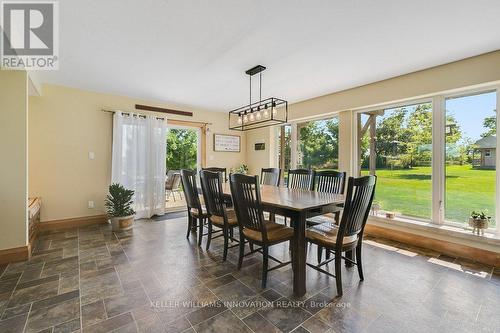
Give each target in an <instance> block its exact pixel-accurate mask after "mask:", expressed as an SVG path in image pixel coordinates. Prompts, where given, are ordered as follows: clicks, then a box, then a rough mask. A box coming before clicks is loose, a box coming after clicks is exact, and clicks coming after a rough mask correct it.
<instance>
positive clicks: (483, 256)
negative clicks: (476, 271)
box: [364, 224, 500, 267]
mask: <svg viewBox="0 0 500 333" xmlns="http://www.w3.org/2000/svg"><path fill="white" fill-rule="evenodd" d="M364 232H365V234H366V235H369V236H375V237H381V238H386V239H390V240H394V241H398V242H401V243H405V244H408V245H414V246H418V247H423V248H426V249H430V250H434V251H437V252H441V253H443V254H446V255H449V256H455V257H462V258H467V259H471V260H475V261H477V262H480V263H482V264H486V265H491V266H496V267H500V253H497V252H492V251H488V250H484V249H479V248H475V247H471V246H467V245H463V244H458V243H453V242H450V241H445V240H440V239H435V238H430V237H425V236H421V235H417V234H414V233H410V232H405V231H400V230H395V229H390V228H384V227H380V226H376V225H373V224H366V226H365V231H364Z"/></svg>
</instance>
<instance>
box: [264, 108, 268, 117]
mask: <svg viewBox="0 0 500 333" xmlns="http://www.w3.org/2000/svg"><path fill="white" fill-rule="evenodd" d="M268 117H269V112H268V111H267V109H266V110H264V118H268Z"/></svg>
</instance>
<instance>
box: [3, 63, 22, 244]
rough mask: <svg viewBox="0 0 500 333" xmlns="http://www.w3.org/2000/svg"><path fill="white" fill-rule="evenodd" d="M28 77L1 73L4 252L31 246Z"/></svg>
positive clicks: (7, 71) (19, 74) (13, 72)
mask: <svg viewBox="0 0 500 333" xmlns="http://www.w3.org/2000/svg"><path fill="white" fill-rule="evenodd" d="M27 94H28V77H27V74H26V72H25V71H10V70H0V125H1V126H0V151H1V152H2V162H1V163H0V211H1V212H2V214H1V217H0V221H1V223H0V225H1V226H2V231H1V232H0V250H2V249H9V248H16V247H21V246H25V245H26V244H27V234H28V232H27V223H28V216H27V208H26V206H27V200H28V97H27Z"/></svg>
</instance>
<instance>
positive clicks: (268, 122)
mask: <svg viewBox="0 0 500 333" xmlns="http://www.w3.org/2000/svg"><path fill="white" fill-rule="evenodd" d="M265 69H266V67H264V66H262V65H257V66H255V67H253V68H250V69H249V70H247V71H246V72H245V74H247V75H248V76H249V77H250V99H249V104H248V105H245V106H242V107H240V108H238V109H235V110H233V111H230V112H229V129H232V130H237V131H248V130H252V129H256V128H261V127H267V126H274V125H278V124H282V123H286V122H287V121H288V102H287V101H285V100H282V99H279V98H276V97H269V98H266V99H264V100H263V99H262V72H263V71H264V70H265ZM257 74H259V100H258V101H257V102H253V103H252V76H254V75H257Z"/></svg>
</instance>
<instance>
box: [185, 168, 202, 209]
mask: <svg viewBox="0 0 500 333" xmlns="http://www.w3.org/2000/svg"><path fill="white" fill-rule="evenodd" d="M181 180H182V190H183V191H184V197H186V205H187V206H188V208H195V209H197V210H198V212H199V213H201V203H200V197H199V196H198V187H197V186H196V171H191V170H186V169H182V170H181Z"/></svg>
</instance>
